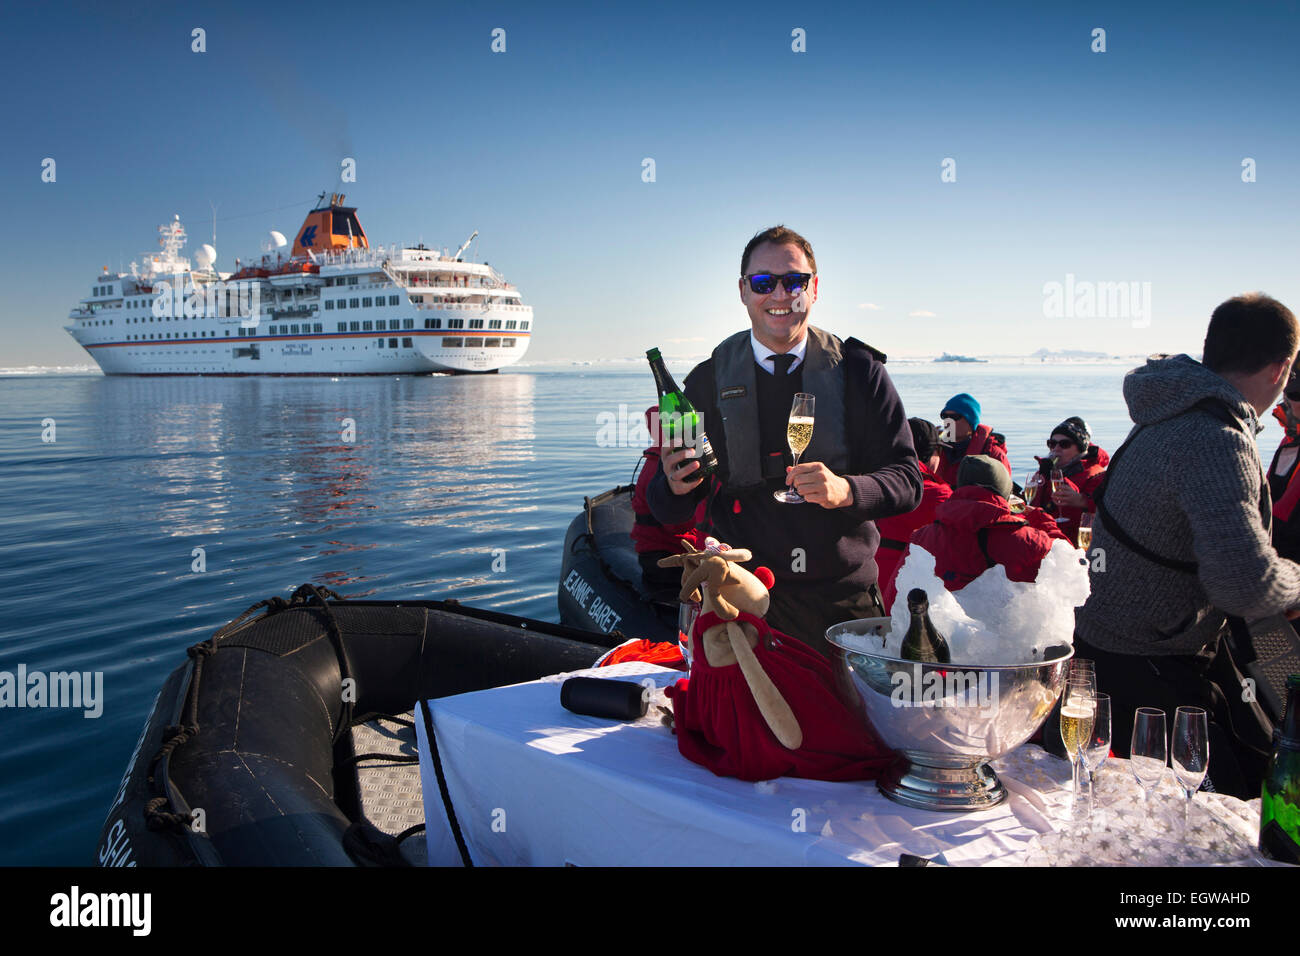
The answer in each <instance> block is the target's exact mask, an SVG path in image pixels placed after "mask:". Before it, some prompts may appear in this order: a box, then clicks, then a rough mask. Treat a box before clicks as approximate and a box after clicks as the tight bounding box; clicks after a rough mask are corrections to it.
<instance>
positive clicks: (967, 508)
mask: <svg viewBox="0 0 1300 956" xmlns="http://www.w3.org/2000/svg"><path fill="white" fill-rule="evenodd" d="M934 518H935V520H936V521H942V522H943V523H944V524H946V525H948V526H949V527H950V528H957V529H960V530H963V531H978V530H979V529H980V528H987V527H988V526H989V525H992V524H996V523H998V522H999V521H1003V520H1007V519H1013V520H1014V523H1016V524H1020V523H1021V522H1022V521H1023V519H1022V518H1020V517H1019V516H1018V515H1013V514H1012V513H1011V506H1010V505H1008V504H1007V500H1006V499H1005V498H1003V497H1002V496H1001V495H999V494H998V493H997V492H994V491H989V490H988V489H987V488H981V487H980V486H979V485H966V486H965V487H964V488H954V489H953V492H952V497H951V498H949V499H948V500H947V501H945V502H944V503H943V504H941V505H940V506H939V507H938V508H936V509H935V512H934Z"/></svg>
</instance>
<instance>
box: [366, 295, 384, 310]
mask: <svg viewBox="0 0 1300 956" xmlns="http://www.w3.org/2000/svg"><path fill="white" fill-rule="evenodd" d="M374 304H375V300H374V299H372V298H370V296H365V297H364V298H363V299H362V300H361V307H362V308H363V309H368V308H370V307H371V306H373V305H374ZM382 304H383V303H382V302H381V303H380V305H382Z"/></svg>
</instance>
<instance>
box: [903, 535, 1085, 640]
mask: <svg viewBox="0 0 1300 956" xmlns="http://www.w3.org/2000/svg"><path fill="white" fill-rule="evenodd" d="M897 582H898V596H897V597H896V598H895V599H894V608H893V615H892V619H891V624H892V627H893V630H892V632H891V633H890V634H889V636H888V638H887V639H886V641H885V653H887V654H890V655H892V656H895V657H897V656H898V652H899V650H900V649H901V648H902V645H903V638H904V637H905V636H906V635H907V627H908V624H909V623H910V622H911V614H910V612H909V611H908V610H907V592H908V591H910V590H912V589H913V588H920V589H921V590H922V591H924V592H925V593H926V594H927V595H929V598H930V620H931V621H932V622H933V623H934V626H935V627H936V628H938V629H939V632H940V633H941V634H943V636H944V637H945V638H947V640H948V648H949V651H950V652H951V653H952V660H953V663H954V664H976V665H989V664H1027V663H1033V662H1036V661H1041V660H1042V659H1043V650H1044V648H1046V647H1049V646H1051V645H1052V644H1067V645H1071V646H1072V645H1073V644H1074V609H1075V608H1076V607H1078V606H1079V605H1081V604H1083V603H1084V602H1085V601H1086V600H1088V594H1089V591H1090V588H1089V585H1088V564H1087V562H1086V561H1085V560H1084V557H1083V552H1082V551H1079V550H1078V549H1077V548H1075V547H1073V546H1072V545H1071V544H1070V543H1069V542H1066V541H1060V540H1056V541H1053V542H1052V550H1051V551H1050V552H1049V553H1048V555H1047V557H1045V558H1044V559H1043V563H1042V565H1041V566H1040V567H1039V569H1038V580H1037V581H1035V582H1034V583H1032V584H1027V583H1023V582H1020V581H1008V580H1007V572H1006V569H1005V568H1003V567H1002V565H1000V564H998V565H994V566H993V567H991V568H989V569H988V570H987V571H985V572H984V573H983V574H981V575H980V576H979V577H978V578H976V579H975V580H974V581H972V582H971V583H970V584H968V585H966V587H964V588H962V589H961V590H960V591H949V590H948V589H947V588H945V587H944V585H943V581H941V580H940V579H939V578H938V576H936V575H935V573H934V555H932V554H930V552H928V551H926V550H925V549H924V548H922V547H920V546H919V545H916V544H913V545H912V547H911V551H910V553H909V554H908V556H907V561H906V562H904V564H903V566H902V567H901V568H899V571H898V579H897Z"/></svg>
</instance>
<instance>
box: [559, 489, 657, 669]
mask: <svg viewBox="0 0 1300 956" xmlns="http://www.w3.org/2000/svg"><path fill="white" fill-rule="evenodd" d="M632 491H633V486H632V485H620V486H619V487H617V488H612V489H610V490H609V491H606V492H605V493H604V494H600V495H597V496H596V497H594V498H584V499H583V505H582V513H581V514H580V515H578V516H577V517H575V518H574V519H573V521H572V522H571V523H570V524H569V531H568V533H567V534H566V535H565V536H564V565H563V568H562V570H561V573H560V590H559V605H560V620H561V621H563V622H564V623H565V624H568V625H569V626H571V627H578V628H583V629H589V630H593V631H601V632H603V633H605V634H608V635H609V636H610V639H611V640H612V641H613V643H615V644H618V643H620V642H621V641H623V640H625V639H631V638H646V639H647V640H651V641H676V640H677V610H678V603H677V592H676V591H675V590H673V589H671V588H669V589H666V590H659V591H651V590H649V589H647V588H646V586H645V584H644V582H643V581H642V579H641V565H640V563H639V562H638V561H637V556H636V549H635V548H634V547H633V545H632V537H631V533H632V523H633V521H634V520H635V517H634V514H633V512H632Z"/></svg>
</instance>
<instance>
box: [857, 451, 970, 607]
mask: <svg viewBox="0 0 1300 956" xmlns="http://www.w3.org/2000/svg"><path fill="white" fill-rule="evenodd" d="M921 480H922V483H923V488H924V490H923V491H922V493H921V503H920V504H919V505H917V506H916V510H915V511H909V512H908V513H907V514H902V515H895V516H894V517H892V518H877V519H876V528H878V529H879V531H880V547H879V548H878V549H877V550H876V567H877V568H878V569H879V572H880V573H879V576H878V577H877V579H876V580H877V581H878V582H879V584H880V591H881V594H882V596H883V595H884V593H885V590H886V589H887V588H889V589H890V592H891V593H890V597H891V599H890V600H886V601H885V602H884V603H885V611H886V613H888V612H889V610H890V605H892V604H893V601H892V588H891V585H892V584H893V581H894V578H895V577H897V576H898V569H899V568H900V567H902V566H903V552H904V551H906V550H907V543H908V542H909V541H911V540H912V533H913V532H914V531H916V529H917V528H924V527H925V526H926V525H928V524H929V523H930V522H932V521H933V520H934V515H935V511H936V510H937V509H938V507H939V506H940V505H941V504H943V503H944V502H945V501H947V500H948V499H949V498H951V497H952V488H951V487H949V485H948V484H947V482H944V481H942V480H940V479H939V478H938V477H937V476H936V475H935V474H934V472H932V471H930V469H929V468H928V467H927V466H926V464H925V462H922V463H921ZM886 541H895V542H897V543H898V545H899V547H897V548H892V547H888V546H887V545H886V544H885V542H886Z"/></svg>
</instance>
